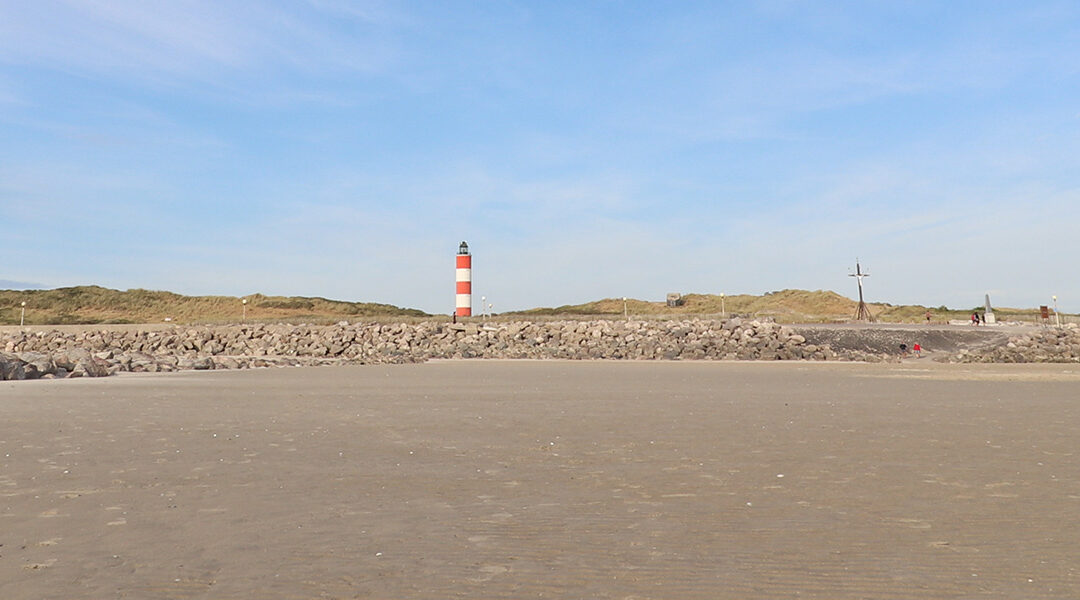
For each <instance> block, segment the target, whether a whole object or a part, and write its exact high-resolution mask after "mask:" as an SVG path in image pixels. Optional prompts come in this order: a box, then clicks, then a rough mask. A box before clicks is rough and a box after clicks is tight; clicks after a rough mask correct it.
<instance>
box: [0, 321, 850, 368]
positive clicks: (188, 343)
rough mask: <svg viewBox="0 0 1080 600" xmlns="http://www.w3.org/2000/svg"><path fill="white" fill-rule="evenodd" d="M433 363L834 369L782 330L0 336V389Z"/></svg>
mask: <svg viewBox="0 0 1080 600" xmlns="http://www.w3.org/2000/svg"><path fill="white" fill-rule="evenodd" d="M438 358H511V359H571V360H588V359H622V360H834V359H837V358H838V356H837V354H836V353H834V352H833V351H832V350H831V349H830V348H829V347H828V346H819V345H815V344H810V343H807V341H806V339H805V338H804V337H803V336H801V335H798V334H797V333H796V332H795V331H794V330H792V329H791V328H788V327H784V326H780V325H777V324H775V323H771V322H765V321H742V320H740V319H727V320H723V321H716V320H682V321H630V322H624V321H606V320H596V321H549V322H531V321H509V322H501V321H500V322H489V323H486V324H485V323H437V322H421V323H398V324H379V323H354V324H350V323H346V322H342V323H338V324H337V325H331V326H312V325H230V326H215V327H193V328H184V327H175V328H172V329H160V330H148V331H110V330H107V329H103V330H89V331H83V332H78V333H75V332H64V331H57V330H43V331H18V332H14V333H6V334H3V335H2V336H0V379H9V380H10V379H36V378H59V377H79V376H101V375H107V374H110V373H115V372H118V371H132V372H159V371H176V370H188V369H194V370H200V369H238V368H239V369H243V368H253V367H270V366H301V365H303V366H306V365H328V364H343V363H345V364H371V363H408V362H422V361H425V360H430V359H438Z"/></svg>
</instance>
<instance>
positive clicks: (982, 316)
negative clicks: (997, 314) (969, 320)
mask: <svg viewBox="0 0 1080 600" xmlns="http://www.w3.org/2000/svg"><path fill="white" fill-rule="evenodd" d="M979 322H980V323H982V324H983V325H986V313H979Z"/></svg>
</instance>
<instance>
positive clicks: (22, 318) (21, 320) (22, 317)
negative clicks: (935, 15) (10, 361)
mask: <svg viewBox="0 0 1080 600" xmlns="http://www.w3.org/2000/svg"><path fill="white" fill-rule="evenodd" d="M1054 310H1057V309H1054ZM25 323H26V301H25V300H24V301H23V303H22V314H20V315H19V327H22V326H23V324H25Z"/></svg>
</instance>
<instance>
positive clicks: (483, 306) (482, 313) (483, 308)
mask: <svg viewBox="0 0 1080 600" xmlns="http://www.w3.org/2000/svg"><path fill="white" fill-rule="evenodd" d="M480 316H481V317H483V319H484V320H485V321H486V320H487V296H480Z"/></svg>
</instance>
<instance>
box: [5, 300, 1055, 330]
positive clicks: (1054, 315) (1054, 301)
mask: <svg viewBox="0 0 1080 600" xmlns="http://www.w3.org/2000/svg"><path fill="white" fill-rule="evenodd" d="M1050 298H1051V299H1052V300H1053V301H1054V325H1055V326H1057V327H1061V315H1060V314H1058V309H1057V296H1050ZM24 304H25V303H24Z"/></svg>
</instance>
